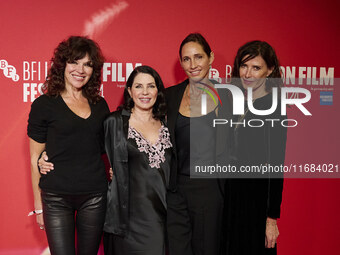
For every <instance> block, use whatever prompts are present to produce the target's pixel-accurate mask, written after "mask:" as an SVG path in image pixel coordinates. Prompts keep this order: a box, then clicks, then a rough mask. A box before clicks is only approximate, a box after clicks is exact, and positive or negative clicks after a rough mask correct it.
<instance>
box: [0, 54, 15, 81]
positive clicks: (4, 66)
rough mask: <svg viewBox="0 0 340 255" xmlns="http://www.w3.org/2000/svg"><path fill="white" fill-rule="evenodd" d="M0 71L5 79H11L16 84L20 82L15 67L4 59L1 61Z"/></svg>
mask: <svg viewBox="0 0 340 255" xmlns="http://www.w3.org/2000/svg"><path fill="white" fill-rule="evenodd" d="M0 69H1V70H2V72H3V74H4V76H5V77H7V78H10V79H12V80H13V81H15V82H17V81H18V80H19V75H18V74H17V69H16V68H15V67H14V66H12V65H9V64H8V62H7V61H6V60H4V59H1V60H0Z"/></svg>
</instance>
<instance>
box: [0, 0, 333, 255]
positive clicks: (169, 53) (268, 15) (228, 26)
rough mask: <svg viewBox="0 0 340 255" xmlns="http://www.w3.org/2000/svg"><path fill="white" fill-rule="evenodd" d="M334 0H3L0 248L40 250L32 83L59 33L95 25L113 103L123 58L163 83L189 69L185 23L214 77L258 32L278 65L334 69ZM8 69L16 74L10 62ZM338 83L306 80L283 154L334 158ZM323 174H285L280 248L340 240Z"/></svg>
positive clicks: (315, 250) (293, 159)
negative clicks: (305, 96) (305, 99)
mask: <svg viewBox="0 0 340 255" xmlns="http://www.w3.org/2000/svg"><path fill="white" fill-rule="evenodd" d="M339 7H340V4H339V2H337V1H333V0H324V1H315V0H312V1H298V0H295V1H293V0H287V1H279V2H277V1H265V0H258V1H252V2H250V3H246V2H245V1H225V0H215V1H203V0H201V1H200V0H197V1H191V0H190V1H183V0H181V1H179V0H172V1H156V0H145V1H137V0H125V1H124V0H122V1H109V0H101V1H86V0H81V1H80V0H73V1H66V0H58V1H53V0H52V1H43V0H36V1H24V0H12V1H1V3H0V24H1V29H0V38H1V40H0V68H1V69H0V84H1V93H0V102H1V107H0V116H1V117H2V119H1V129H0V152H1V153H0V162H1V163H0V164H1V165H0V166H1V178H0V192H1V195H2V199H1V210H0V219H1V220H0V255H2V254H6V255H7V254H41V253H42V251H43V250H44V249H45V248H46V247H47V242H46V237H45V235H44V232H43V231H40V230H39V228H38V227H37V226H36V224H35V220H34V218H33V217H32V218H29V217H27V216H26V215H27V213H28V212H29V211H31V210H32V209H33V197H32V192H31V183H30V167H29V151H28V139H27V136H26V126H27V118H28V112H29V110H30V104H31V95H30V94H28V93H31V92H33V93H36V92H37V90H36V89H34V86H35V84H39V83H41V82H43V81H44V77H45V70H46V69H45V61H49V59H50V58H51V56H52V52H53V49H54V48H55V47H56V46H57V44H58V43H59V42H60V41H61V40H62V39H65V38H66V37H68V36H69V35H74V34H85V33H91V36H92V38H93V39H95V40H96V41H97V42H98V43H99V45H100V46H101V48H102V50H103V53H104V55H105V57H106V62H107V63H108V64H107V65H109V67H108V68H107V70H108V71H110V72H111V74H109V73H108V72H107V71H105V73H104V75H105V76H107V77H108V80H107V81H105V82H103V94H104V96H105V99H106V100H107V102H108V103H109V106H110V108H111V110H114V109H115V108H116V106H117V105H118V104H119V102H120V100H121V96H122V91H123V89H122V88H120V87H119V86H121V85H124V83H125V82H124V81H125V80H126V73H125V72H126V66H127V65H130V66H131V64H132V65H135V64H136V63H142V64H147V65H150V66H152V67H154V68H155V69H156V70H157V71H158V72H159V73H160V75H161V77H162V78H163V81H164V83H165V84H166V86H170V85H173V84H175V83H177V82H179V81H181V80H183V79H184V78H185V74H184V72H183V71H182V70H181V68H180V65H179V63H178V48H179V44H180V42H181V41H182V40H183V39H184V37H185V36H186V35H187V34H188V33H190V32H201V33H202V34H203V35H204V36H205V37H206V38H207V40H208V41H209V43H210V44H211V47H212V49H213V51H214V52H215V62H214V63H213V68H215V69H217V70H218V71H219V76H220V77H225V76H226V65H232V63H233V58H234V56H235V54H236V51H237V49H238V47H239V46H241V45H242V44H243V43H245V42H247V41H250V40H254V39H259V40H265V41H267V42H269V43H270V44H271V45H272V46H273V47H274V48H275V49H276V52H277V54H278V56H279V58H280V61H281V65H282V66H283V67H285V68H286V67H287V66H288V67H290V68H291V69H292V67H295V68H296V70H297V71H296V75H295V76H296V78H299V77H302V75H304V74H306V75H307V71H304V72H303V73H301V74H299V72H298V70H299V69H301V70H303V68H306V70H307V67H315V68H316V69H315V71H316V73H315V78H316V79H319V78H320V68H321V67H324V68H326V69H325V70H327V72H328V74H329V73H330V72H331V71H332V70H333V71H334V74H333V77H334V78H336V77H338V76H339V69H340V66H339V50H338V44H339V32H338V30H339V27H340V20H339V17H338V16H339V14H338V10H339ZM99 21H102V23H101V25H99V26H97V27H96V28H95V29H93V30H91V29H90V28H91V26H90V25H89V24H91V22H92V23H98V22H99ZM86 28H87V29H86ZM86 31H87V32H86ZM91 31H94V32H93V33H92V32H91ZM1 60H6V61H7V63H8V65H11V66H13V67H15V69H16V74H17V75H18V76H19V77H18V78H19V79H18V80H17V81H15V79H14V80H13V79H12V78H8V77H6V76H5V74H6V70H5V69H4V66H5V62H4V61H2V62H1ZM112 63H114V64H112ZM119 63H121V66H122V72H121V71H117V72H116V77H114V75H113V74H112V73H113V71H112V70H113V67H114V66H117V67H118V66H120V64H119ZM39 64H40V69H39V68H38V67H39ZM28 66H30V68H28ZM117 69H118V68H117ZM9 70H10V72H9V73H11V74H13V71H14V69H13V68H12V67H9ZM311 70H313V69H311ZM39 72H40V73H39ZM32 76H33V77H32ZM118 79H120V80H121V81H118ZM336 83H339V82H337V80H336V79H335V80H334V85H310V86H308V85H307V86H305V88H307V89H309V90H311V93H312V99H311V101H310V102H309V103H308V104H306V107H307V108H308V110H309V111H310V112H311V113H312V116H311V117H307V116H304V115H302V114H301V113H300V111H298V110H297V109H296V108H294V107H292V108H291V109H289V112H288V114H289V116H290V117H292V118H295V119H297V120H298V122H299V124H298V126H297V127H295V128H289V131H288V143H287V157H286V162H287V163H288V164H306V163H315V164H321V163H327V164H330V163H332V164H339V152H338V150H337V145H338V141H339V133H338V128H339V120H338V116H339V114H338V111H339V101H338V100H339V95H340V92H336V90H337V88H336V86H337V85H338V84H336ZM297 86H298V85H297ZM31 88H33V90H32V91H31ZM320 89H321V90H329V91H332V92H333V105H331V106H325V105H320V103H319V101H320V95H319V93H320V91H319V90H320ZM37 96H38V95H35V96H33V99H34V98H35V97H37ZM325 176H326V177H329V178H327V179H307V178H309V177H313V175H312V174H311V175H306V176H305V177H306V178H305V179H296V178H295V179H287V180H286V182H285V187H284V198H283V204H282V216H281V219H280V220H279V229H280V234H281V235H280V237H279V239H278V243H279V254H291V255H294V254H315V255H316V254H320V253H323V254H334V253H336V251H337V250H338V249H337V248H338V247H337V246H338V243H337V242H338V238H339V234H340V233H339V232H340V231H339V229H340V224H339V219H338V216H339V215H340V205H339V195H340V192H339V188H338V185H339V184H340V181H339V179H331V177H332V175H328V176H327V175H325ZM338 176H339V175H338Z"/></svg>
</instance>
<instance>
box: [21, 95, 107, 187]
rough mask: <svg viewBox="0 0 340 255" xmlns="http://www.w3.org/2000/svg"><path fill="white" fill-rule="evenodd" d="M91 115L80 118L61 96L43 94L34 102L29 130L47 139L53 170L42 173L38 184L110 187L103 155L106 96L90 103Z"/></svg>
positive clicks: (42, 140)
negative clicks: (45, 173)
mask: <svg viewBox="0 0 340 255" xmlns="http://www.w3.org/2000/svg"><path fill="white" fill-rule="evenodd" d="M90 107H91V115H90V116H89V117H88V118H87V119H84V118H81V117H79V116H78V115H76V114H75V113H74V112H72V110H71V109H70V108H69V107H68V106H67V104H66V103H65V102H64V100H63V99H62V97H61V96H57V97H49V96H47V95H42V96H40V97H39V98H37V99H36V100H35V101H34V102H33V103H32V106H31V112H30V114H29V119H28V127H27V134H28V136H29V137H30V138H32V139H33V140H35V141H36V142H39V143H46V153H47V155H48V157H49V161H51V162H52V163H53V164H54V170H53V171H51V172H49V173H48V174H47V175H42V176H41V178H40V182H39V186H40V188H41V189H42V190H44V191H47V192H54V193H59V194H86V193H96V192H103V191H106V189H107V179H106V174H105V165H104V162H103V161H102V159H101V154H102V153H103V152H104V147H103V135H104V134H103V120H104V118H105V117H106V116H107V115H108V114H109V108H108V106H107V103H106V101H105V100H104V99H101V100H100V101H99V102H98V103H96V104H90Z"/></svg>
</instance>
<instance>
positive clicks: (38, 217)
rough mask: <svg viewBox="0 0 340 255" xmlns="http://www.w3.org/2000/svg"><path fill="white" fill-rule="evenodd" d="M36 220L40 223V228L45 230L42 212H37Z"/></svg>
mask: <svg viewBox="0 0 340 255" xmlns="http://www.w3.org/2000/svg"><path fill="white" fill-rule="evenodd" d="M36 220H37V224H38V226H39V228H40V229H41V230H44V229H45V224H44V218H43V214H42V213H39V214H37V216H36Z"/></svg>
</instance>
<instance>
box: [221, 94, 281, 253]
mask: <svg viewBox="0 0 340 255" xmlns="http://www.w3.org/2000/svg"><path fill="white" fill-rule="evenodd" d="M253 105H254V108H255V109H258V110H267V109H270V108H271V105H272V94H271V93H270V94H268V95H266V96H264V97H261V98H258V99H256V100H255V101H254V103H253ZM280 110H281V105H280V103H278V106H277V109H276V111H275V112H274V113H272V114H271V115H268V116H259V115H255V114H253V113H251V112H250V111H248V112H246V114H245V115H244V120H245V122H246V126H243V125H239V126H238V127H237V128H235V127H234V138H235V148H234V152H233V156H234V158H235V159H236V164H237V165H238V166H239V167H240V166H260V165H261V164H262V165H265V164H270V165H271V166H278V165H281V164H283V163H284V158H285V149H286V138H287V128H285V127H282V125H281V121H282V120H283V119H286V117H287V116H281V113H280ZM251 119H258V120H262V121H263V122H264V123H265V124H264V125H263V126H262V127H249V126H248V124H247V123H248V121H249V120H251ZM265 119H277V120H280V121H275V123H274V126H273V127H272V126H271V125H272V124H271V122H269V121H265ZM235 121H240V116H235ZM240 122H242V121H240ZM251 124H253V125H259V124H260V122H259V121H257V122H256V123H255V122H254V123H251ZM250 176H252V177H262V178H243V179H229V180H228V185H227V186H226V197H225V199H226V200H225V208H226V209H225V215H224V218H225V220H226V224H227V225H226V226H225V227H224V229H225V230H226V231H227V233H226V236H227V239H226V240H227V241H226V242H225V245H226V247H225V248H226V251H225V253H224V254H228V255H234V254H235V255H243V254H244V255H245V254H247V255H249V254H250V255H252V254H254V255H261V254H269V253H268V252H269V251H271V253H270V254H276V249H265V230H266V219H267V217H270V218H279V217H280V206H281V201H282V189H283V174H280V173H277V174H273V173H271V174H267V175H261V174H255V175H254V174H253V175H250V174H249V173H246V175H245V176H243V177H250ZM273 177H274V178H273ZM278 177H281V178H278Z"/></svg>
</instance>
